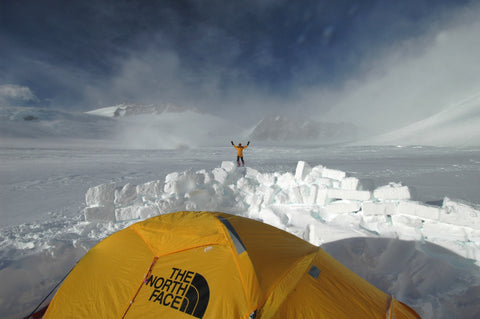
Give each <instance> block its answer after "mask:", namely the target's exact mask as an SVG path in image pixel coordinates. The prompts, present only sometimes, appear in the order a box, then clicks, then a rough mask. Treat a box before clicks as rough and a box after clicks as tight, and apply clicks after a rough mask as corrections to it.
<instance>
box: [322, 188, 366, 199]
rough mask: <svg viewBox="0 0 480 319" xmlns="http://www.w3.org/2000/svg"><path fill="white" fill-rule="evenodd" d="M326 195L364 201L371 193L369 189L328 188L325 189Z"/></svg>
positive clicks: (332, 197) (333, 197)
mask: <svg viewBox="0 0 480 319" xmlns="http://www.w3.org/2000/svg"><path fill="white" fill-rule="evenodd" d="M327 196H328V198H331V199H349V200H356V201H365V200H369V199H370V197H371V194H370V192H369V191H355V190H344V189H334V188H330V189H328V191H327Z"/></svg>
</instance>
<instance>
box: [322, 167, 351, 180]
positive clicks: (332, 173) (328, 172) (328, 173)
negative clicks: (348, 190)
mask: <svg viewBox="0 0 480 319" xmlns="http://www.w3.org/2000/svg"><path fill="white" fill-rule="evenodd" d="M346 175H347V174H346V173H345V172H342V171H339V170H336V169H330V168H326V167H324V168H323V170H322V177H326V178H330V179H334V180H337V181H341V180H342V179H344V178H345V176H346Z"/></svg>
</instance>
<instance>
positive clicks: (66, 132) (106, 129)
mask: <svg viewBox="0 0 480 319" xmlns="http://www.w3.org/2000/svg"><path fill="white" fill-rule="evenodd" d="M246 135H247V133H246V132H245V133H244V132H243V129H242V128H240V127H239V126H238V125H237V124H236V123H232V122H230V121H226V120H224V119H221V118H219V117H216V116H213V115H210V114H206V113H201V112H198V111H197V110H196V109H186V108H182V107H179V106H175V105H172V104H165V105H135V104H129V105H126V104H121V105H117V106H112V107H105V108H101V109H96V110H93V111H90V112H87V113H77V112H67V111H57V110H51V109H41V108H26V107H0V139H1V141H2V142H4V143H5V145H10V144H12V143H15V139H17V138H22V139H23V140H22V142H24V141H25V139H32V140H33V141H32V143H40V142H41V141H44V142H45V141H48V142H52V141H55V140H58V139H64V140H68V139H76V140H78V139H83V140H85V142H86V143H88V142H89V141H91V140H93V139H95V140H101V141H102V143H104V145H105V146H107V147H114V148H134V149H176V148H193V147H202V146H207V145H228V144H229V141H230V140H231V139H236V138H238V137H244V136H246ZM7 139H8V140H9V143H8V144H6V142H5V141H6V140H7ZM12 140H13V142H11V141H12Z"/></svg>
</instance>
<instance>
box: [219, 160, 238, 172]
mask: <svg viewBox="0 0 480 319" xmlns="http://www.w3.org/2000/svg"><path fill="white" fill-rule="evenodd" d="M220 167H221V168H223V169H224V170H225V171H226V172H231V171H233V170H234V169H235V167H236V165H235V163H234V162H231V161H223V162H222V165H220Z"/></svg>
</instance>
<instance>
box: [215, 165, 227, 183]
mask: <svg viewBox="0 0 480 319" xmlns="http://www.w3.org/2000/svg"><path fill="white" fill-rule="evenodd" d="M212 174H213V179H214V180H216V181H217V182H219V183H220V184H224V183H225V181H226V180H227V177H228V173H227V171H226V170H224V169H223V168H219V167H216V168H214V169H213V171H212Z"/></svg>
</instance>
